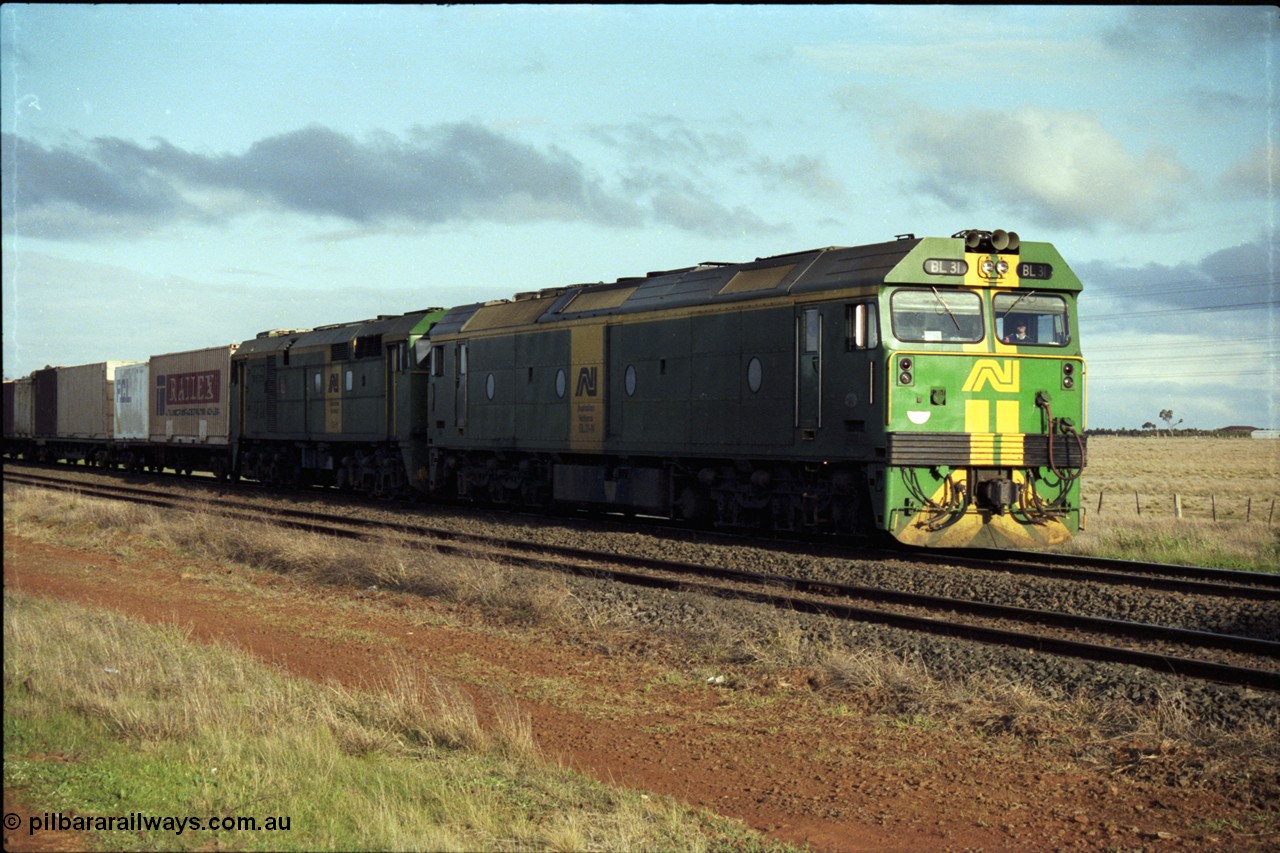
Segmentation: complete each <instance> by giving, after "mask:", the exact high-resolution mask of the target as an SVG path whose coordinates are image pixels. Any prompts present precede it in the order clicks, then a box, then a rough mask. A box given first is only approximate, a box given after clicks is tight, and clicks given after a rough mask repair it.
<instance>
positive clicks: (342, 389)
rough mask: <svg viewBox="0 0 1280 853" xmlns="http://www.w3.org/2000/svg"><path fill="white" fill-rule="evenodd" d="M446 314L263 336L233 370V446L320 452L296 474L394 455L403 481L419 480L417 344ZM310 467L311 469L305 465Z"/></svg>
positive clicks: (422, 397) (243, 350) (420, 367)
mask: <svg viewBox="0 0 1280 853" xmlns="http://www.w3.org/2000/svg"><path fill="white" fill-rule="evenodd" d="M445 313H446V312H445V311H443V310H441V309H431V310H427V311H417V312H412V313H409V314H405V315H402V316H398V317H382V318H378V319H376V320H365V321H361V322H358V323H348V324H341V325H337V326H330V327H325V328H321V329H312V330H302V331H282V332H272V333H263V334H262V335H259V336H258V337H257V338H255V339H254V340H250V341H246V342H244V343H243V344H242V345H241V346H240V349H239V351H238V352H237V354H236V356H235V357H234V359H233V363H234V364H235V365H236V368H235V372H234V376H235V379H234V381H235V382H236V384H237V385H238V386H240V387H239V390H237V396H238V400H239V402H240V406H239V411H238V412H237V413H236V416H235V417H234V418H233V425H232V429H233V433H234V435H235V436H236V437H237V439H238V440H239V441H242V442H253V441H259V442H287V443H290V444H292V445H294V446H297V447H305V448H310V449H311V450H312V451H320V453H319V455H318V456H317V455H315V454H314V453H313V454H309V455H305V456H304V457H303V458H304V460H307V461H308V462H309V463H310V464H307V465H305V467H312V466H314V467H316V468H318V469H332V467H333V465H334V464H335V463H336V461H337V460H338V459H339V458H340V456H341V454H342V453H344V452H345V451H344V448H346V447H352V446H361V447H375V446H395V447H396V448H398V450H399V452H400V453H401V454H402V455H403V458H404V465H405V470H406V471H407V472H409V475H410V477H414V476H425V469H426V464H427V463H426V458H427V448H426V436H425V435H424V434H422V432H421V430H420V429H419V427H418V425H420V424H422V423H425V409H426V405H427V403H426V400H427V386H428V378H429V377H428V371H427V364H426V361H425V357H424V355H425V348H423V347H420V346H419V341H421V340H424V339H425V336H426V334H427V333H428V332H429V331H430V329H431V327H432V325H434V324H435V323H436V322H437V321H438V320H439V319H440V318H441V317H443V316H444V314H445ZM313 459H315V460H316V461H311V460H313Z"/></svg>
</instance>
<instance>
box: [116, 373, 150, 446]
mask: <svg viewBox="0 0 1280 853" xmlns="http://www.w3.org/2000/svg"><path fill="white" fill-rule="evenodd" d="M150 375H151V365H150V364H149V363H148V362H145V361H141V362H138V363H137V364H129V365H125V366H123V367H119V368H117V369H116V379H115V437H116V440H117V441H147V440H148V439H149V438H150V436H151V432H150V430H149V428H148V425H149V423H150V420H149V419H148V417H147V415H148V413H149V412H150V408H149V406H148V403H149V400H148V399H147V389H148V388H150V387H151V386H150V383H149V382H148V381H147V379H148V377H149V376H150Z"/></svg>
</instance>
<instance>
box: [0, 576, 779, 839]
mask: <svg viewBox="0 0 1280 853" xmlns="http://www.w3.org/2000/svg"><path fill="white" fill-rule="evenodd" d="M4 642H5V654H4V717H5V737H4V740H5V786H6V788H10V787H17V788H20V789H22V790H23V792H24V796H25V797H28V798H30V800H31V801H32V802H36V803H39V804H40V806H41V810H42V811H44V810H47V811H48V812H50V813H53V814H61V813H64V812H65V813H68V814H77V815H98V816H113V817H119V818H120V819H121V820H124V817H125V816H128V815H132V814H142V815H149V816H159V815H180V816H182V818H183V824H182V825H180V826H173V827H163V826H159V827H156V828H154V829H150V830H139V829H137V828H134V827H130V828H127V829H117V828H114V827H113V828H110V829H102V830H93V831H91V832H89V833H87V834H86V835H87V837H88V838H90V839H91V841H90V844H91V845H92V846H93V847H94V848H95V849H103V850H224V849H235V850H564V851H570V850H674V849H680V850H691V851H697V850H718V849H726V850H728V849H732V850H781V849H786V848H784V847H783V846H782V845H779V844H776V843H774V842H771V841H769V840H767V839H764V838H762V837H761V836H759V835H757V834H755V833H752V832H750V831H749V830H747V829H746V828H745V827H744V826H742V825H741V824H739V823H735V822H733V821H730V820H727V819H724V818H720V817H716V816H713V815H710V814H709V813H706V812H702V811H698V810H694V809H690V808H687V807H685V806H682V805H680V804H678V803H676V802H674V801H672V800H671V799H669V798H666V797H660V796H657V795H646V794H643V793H641V792H638V791H628V790H623V789H620V788H612V787H608V786H605V785H602V784H599V783H597V782H595V781H592V780H589V779H587V778H585V777H583V776H581V775H579V774H577V773H574V772H571V771H569V770H565V769H562V768H560V767H557V766H555V765H553V764H551V763H549V762H547V761H546V760H545V759H544V758H543V756H542V755H541V754H540V752H539V750H538V748H537V746H536V745H535V743H534V739H533V735H532V732H531V730H530V728H529V722H528V720H527V719H526V718H524V717H522V716H521V715H520V714H519V713H518V712H516V711H514V710H512V711H511V712H510V713H507V714H499V715H498V719H497V721H496V722H495V723H494V724H493V725H492V726H490V727H488V728H485V727H482V726H481V725H480V724H479V723H478V722H477V714H476V711H475V708H474V707H473V706H472V704H471V703H470V701H469V700H468V699H467V698H466V697H465V696H464V695H462V694H461V693H460V692H459V691H457V690H451V689H450V688H448V687H447V686H445V685H441V684H439V683H436V682H434V681H432V680H431V679H430V678H429V677H424V676H422V675H420V674H417V673H415V672H413V671H412V670H411V669H409V668H407V667H406V668H401V669H400V670H399V671H398V674H397V676H396V677H395V678H394V679H393V682H392V683H390V684H386V685H382V687H381V689H379V690H377V691H352V690H347V689H343V688H341V687H338V686H335V685H333V684H329V685H318V684H313V683H310V682H306V681H302V680H299V679H296V678H288V677H285V676H283V675H281V674H280V673H278V672H275V671H272V670H270V669H268V667H266V666H265V665H263V664H262V663H260V662H259V661H257V660H255V659H253V658H251V657H250V656H249V655H248V654H246V653H243V652H240V651H236V650H232V649H230V648H222V647H210V646H204V645H200V644H198V643H194V642H190V641H189V640H188V639H187V637H186V636H185V635H184V634H183V632H182V631H180V630H177V629H174V628H157V627H151V626H147V625H143V624H140V623H137V622H134V621H131V620H129V619H127V618H125V617H123V616H120V615H118V614H116V613H113V612H108V611H101V610H88V609H84V608H81V607H79V606H77V605H74V604H69V603H65V602H56V601H51V600H45V599H39V598H34V597H29V596H25V595H14V594H11V593H10V592H9V591H7V590H6V592H5V598H4ZM211 816H212V817H216V818H224V817H228V816H232V817H234V818H237V819H240V820H241V821H243V820H244V819H246V818H251V819H253V820H254V821H255V824H254V827H253V828H252V829H249V828H247V824H245V825H242V826H240V827H230V828H228V827H220V828H218V829H214V830H210V829H207V828H204V827H198V828H196V827H194V826H193V824H191V822H190V821H191V820H192V819H195V820H200V821H201V822H208V821H209V820H210V819H211ZM58 849H70V848H58Z"/></svg>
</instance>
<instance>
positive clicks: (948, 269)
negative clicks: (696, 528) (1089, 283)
mask: <svg viewBox="0 0 1280 853" xmlns="http://www.w3.org/2000/svg"><path fill="white" fill-rule="evenodd" d="M1002 263H1003V264H1004V267H1002V266H1001V264H1002ZM1023 265H1032V266H1026V267H1024V266H1023ZM931 270H932V271H931ZM952 270H954V271H955V272H954V273H953V272H952ZM1024 270H1025V271H1026V272H1028V273H1030V274H1032V275H1037V276H1040V277H1039V278H1034V279H1033V278H1026V277H1023V276H1022V275H1021V271H1024ZM1080 289H1081V285H1080V282H1079V280H1078V279H1077V278H1076V277H1075V275H1074V274H1073V273H1072V272H1071V270H1070V268H1069V267H1068V266H1067V265H1066V263H1065V262H1064V261H1063V259H1062V258H1061V256H1060V255H1059V254H1058V252H1057V251H1056V249H1054V248H1053V247H1052V246H1051V245H1049V244H1046V243H1023V244H1022V245H1021V247H1020V249H1019V250H1018V251H1016V252H1013V251H1011V252H1005V253H1000V252H995V251H988V252H986V253H983V252H977V251H972V250H970V247H967V246H966V243H965V240H964V239H963V238H954V237H953V238H923V239H916V238H914V237H910V238H906V239H899V240H897V241H891V242H887V243H881V244H874V245H869V246H862V247H855V248H849V249H839V248H833V249H822V250H813V251H811V252H801V253H796V254H794V255H788V256H777V257H774V258H761V259H758V260H757V261H755V262H753V263H750V264H738V265H733V264H717V265H705V266H700V267H695V268H689V269H686V270H675V271H669V272H664V273H651V274H650V275H649V276H648V277H646V278H643V279H627V280H621V281H619V282H617V283H614V284H608V285H605V284H602V285H583V286H574V287H570V288H560V289H556V290H553V291H546V292H543V293H540V294H526V295H525V296H523V297H518V298H517V299H516V300H514V301H511V302H499V303H486V304H484V305H474V306H464V307H462V308H457V309H454V310H453V311H452V312H450V313H449V315H448V317H447V318H446V319H445V320H444V321H442V322H441V323H440V325H439V326H438V327H437V328H436V329H435V330H434V331H433V332H432V335H431V341H432V344H433V347H434V348H435V350H436V352H437V356H436V357H437V359H438V364H437V368H436V371H435V375H434V376H433V379H432V393H431V410H430V413H429V415H428V419H427V421H426V423H427V424H428V430H427V431H428V433H429V435H430V437H431V445H432V448H433V451H434V452H435V453H436V454H437V458H443V457H444V455H446V454H455V455H457V454H462V455H466V457H467V459H468V460H469V464H476V462H475V460H476V459H477V458H478V457H477V456H476V454H481V453H484V452H486V451H491V452H492V453H493V454H494V462H493V464H494V467H495V470H496V469H497V468H499V467H501V466H505V465H507V464H508V462H509V460H510V458H511V457H512V456H513V455H518V454H522V453H524V454H543V455H544V456H545V457H546V458H548V459H552V460H553V464H556V465H559V464H566V465H571V466H572V465H577V466H582V465H596V464H599V465H600V466H601V471H604V472H607V471H609V470H610V469H611V468H612V467H613V466H614V465H616V464H621V465H623V466H631V467H632V468H633V469H638V468H641V467H646V466H647V467H648V469H649V470H663V469H667V470H672V471H674V470H676V468H679V469H682V470H684V471H686V472H688V473H687V474H685V475H684V476H692V474H693V473H695V472H696V471H697V470H698V467H699V466H701V465H704V464H705V465H714V464H719V463H718V462H717V460H720V462H725V461H732V462H733V463H734V464H735V465H741V466H747V469H751V468H752V467H753V466H754V468H755V470H766V469H770V468H771V466H773V467H772V469H773V470H781V469H780V468H778V467H777V466H781V465H787V466H793V467H792V469H791V470H792V471H793V472H794V473H793V474H790V475H789V476H797V475H802V476H809V475H810V474H813V475H814V476H821V472H822V471H824V470H829V471H834V470H836V469H839V470H841V471H843V472H848V471H855V472H858V476H859V477H862V478H863V482H864V484H865V487H866V489H867V491H868V493H869V497H870V506H869V514H870V516H871V517H872V521H873V523H874V525H875V526H877V527H879V528H881V529H884V530H887V531H888V532H890V533H891V534H892V535H894V536H896V537H898V538H899V539H902V540H904V541H908V542H914V543H917V544H924V545H952V544H955V545H962V544H969V543H970V542H972V541H975V540H979V541H988V542H991V543H992V544H1017V545H1024V544H1029V543H1053V542H1058V541H1062V540H1064V539H1065V538H1067V537H1068V536H1069V535H1070V534H1071V533H1072V532H1074V531H1075V530H1077V529H1078V528H1079V526H1080V523H1081V521H1082V518H1081V510H1080V508H1079V487H1078V480H1077V475H1078V471H1079V468H1080V466H1081V465H1082V464H1083V459H1082V456H1083V442H1082V441H1077V440H1076V438H1077V435H1076V433H1073V432H1071V430H1073V429H1074V430H1076V431H1083V429H1084V372H1085V371H1084V363H1083V361H1082V360H1081V357H1080V350H1079V344H1078V341H1079V332H1078V328H1077V320H1076V311H1075V297H1076V294H1077V293H1078V291H1079V290H1080ZM899 292H904V293H907V294H908V296H906V297H903V298H904V299H908V300H910V299H914V300H915V303H914V304H915V305H916V307H917V308H918V309H919V310H918V311H917V312H916V313H917V314H918V315H919V316H917V317H915V318H913V319H919V320H921V321H922V322H923V323H925V325H929V326H930V327H929V328H922V329H921V330H920V331H919V333H918V334H916V335H915V338H916V339H914V340H912V339H911V335H910V334H908V333H907V332H906V331H905V330H902V329H895V327H894V320H895V315H894V305H893V301H894V298H895V294H897V293H899ZM955 293H963V294H968V295H967V296H965V297H963V298H964V299H966V300H968V302H967V303H966V304H968V305H976V306H977V308H976V309H974V310H973V313H972V315H971V316H967V317H960V316H956V315H955V311H954V310H952V309H949V308H948V306H947V305H946V304H943V303H942V302H941V301H940V300H941V299H942V296H941V294H955ZM911 294H915V295H914V296H913V295H911ZM935 294H937V297H936V298H937V299H938V300H939V302H938V305H937V308H936V309H935V308H934V302H933V300H935ZM1049 297H1052V298H1054V299H1058V300H1060V305H1061V309H1060V312H1059V316H1060V326H1061V327H1060V328H1059V329H1057V332H1058V333H1059V334H1061V335H1062V337H1063V341H1062V342H1061V345H1055V346H1019V345H1013V344H1005V343H1003V342H1001V341H1000V340H998V339H997V325H996V320H997V313H998V312H1003V314H1006V315H1009V316H1012V314H1011V310H1012V308H1011V307H1010V306H1012V307H1013V308H1016V307H1019V306H1025V305H1031V304H1036V300H1045V299H1047V298H1049ZM956 298H960V297H956ZM995 300H1003V303H1002V304H1001V305H1000V306H997V302H996V301H995ZM584 306H585V307H584ZM925 309H929V310H927V311H926V310H925ZM855 310H857V311H859V312H863V313H860V314H855ZM949 310H950V315H949V313H948V312H949ZM864 315H865V316H864ZM855 317H857V318H858V319H857V320H856V321H855ZM858 323H862V324H863V325H864V326H869V327H868V328H863V329H862V331H861V332H857V331H855V326H856V325H858ZM947 324H953V325H955V327H956V328H958V329H961V330H962V331H965V330H967V331H965V334H966V335H967V338H966V339H965V340H964V341H962V342H954V341H948V340H946V339H945V332H946V330H947V328H948V325H947ZM1002 331H1003V330H1002ZM868 335H869V337H868ZM895 335H901V336H902V337H906V338H908V339H907V340H902V339H900V338H899V337H896V336H895ZM903 357H907V358H910V359H912V362H913V367H912V370H911V371H910V374H911V378H910V381H909V382H903V381H901V379H900V377H901V376H902V374H903V372H904V371H902V370H901V369H900V368H901V364H900V359H901V358H903ZM1065 365H1070V374H1067V373H1065V372H1064V370H1065V368H1064V366H1065ZM1068 378H1069V379H1070V382H1068V381H1067V379H1068ZM1037 395H1042V398H1041V401H1040V403H1039V404H1038V403H1037ZM1050 418H1052V422H1050ZM1051 427H1052V430H1053V433H1054V435H1053V439H1052V440H1050V439H1049V438H1048V437H1047V433H1048V431H1049V430H1050V428H1051ZM1051 463H1052V464H1051ZM673 466H674V467H673ZM1051 468H1056V471H1054V470H1050V469H1051ZM565 470H566V471H567V472H568V471H569V469H568V468H566V469H565ZM569 473H571V474H572V475H573V476H574V477H577V476H579V475H580V474H581V471H578V470H575V471H572V472H569ZM704 473H705V472H704ZM962 475H963V476H962ZM602 476H607V474H605V475H602ZM664 476H665V475H664ZM672 476H673V478H674V476H675V475H674V474H673V475H672ZM993 479H994V480H996V481H1006V482H1007V485H1004V486H1002V487H1001V488H1003V489H1004V491H1003V492H1001V494H1010V495H1013V496H1014V499H1013V501H1012V503H1011V504H1010V505H1009V507H1008V508H1007V509H1004V510H1001V511H991V510H989V509H984V508H983V507H981V506H980V505H979V502H978V501H976V500H975V499H974V498H975V491H976V489H977V488H978V483H979V481H981V482H982V483H986V485H983V486H982V488H986V489H993V488H995V487H993V486H991V485H990V482H989V481H991V480H993ZM961 480H963V481H964V482H963V486H961V484H960V481H961ZM435 485H440V483H439V482H437V483H436V484H435ZM618 486H619V488H621V485H620V481H619V484H618ZM557 488H559V487H558V486H557ZM612 488H613V487H612V486H609V487H606V489H605V490H604V493H605V494H612V492H611V491H610V489H612ZM677 491H678V489H677V488H676V487H675V486H674V483H673V487H672V490H671V492H672V494H673V495H674V494H675V493H676V492H677ZM957 495H958V496H959V497H957ZM606 499H607V500H611V498H606ZM652 506H653V505H652V503H650V504H647V505H646V509H648V508H652ZM658 509H663V508H662V507H658Z"/></svg>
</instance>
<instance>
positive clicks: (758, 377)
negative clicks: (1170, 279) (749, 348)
mask: <svg viewBox="0 0 1280 853" xmlns="http://www.w3.org/2000/svg"><path fill="white" fill-rule="evenodd" d="M762 382H764V365H763V364H761V363H760V359H759V358H757V357H755V356H752V357H751V361H749V362H747V387H748V388H750V389H751V393H752V394H755V393H756V392H757V391H759V390H760V385H761V383H762Z"/></svg>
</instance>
